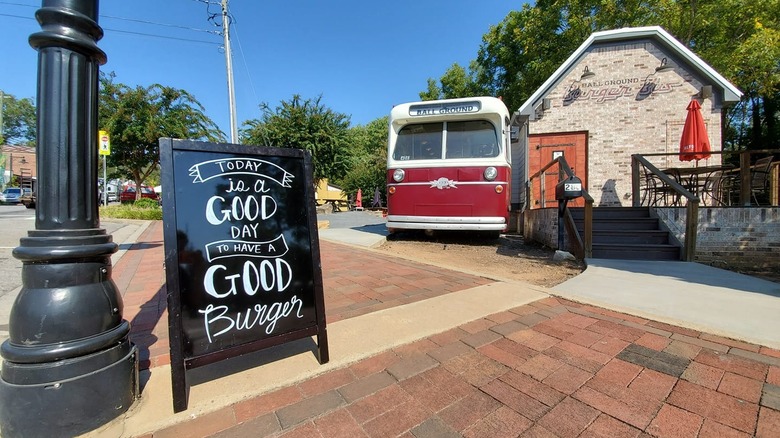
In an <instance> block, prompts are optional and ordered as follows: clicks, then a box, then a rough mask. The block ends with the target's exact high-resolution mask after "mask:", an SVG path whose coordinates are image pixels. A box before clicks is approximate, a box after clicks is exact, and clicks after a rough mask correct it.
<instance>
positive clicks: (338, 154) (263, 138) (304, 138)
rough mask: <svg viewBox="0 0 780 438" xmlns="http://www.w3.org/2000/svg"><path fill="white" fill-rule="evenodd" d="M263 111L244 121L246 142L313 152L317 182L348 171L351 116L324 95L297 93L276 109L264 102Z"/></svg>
mask: <svg viewBox="0 0 780 438" xmlns="http://www.w3.org/2000/svg"><path fill="white" fill-rule="evenodd" d="M260 110H261V115H260V118H259V119H253V120H248V121H247V122H245V123H244V126H245V128H244V129H243V131H242V137H243V143H245V144H255V145H261V146H273V147H280V148H297V149H304V150H307V151H309V152H311V155H312V163H313V165H314V183H315V184H316V183H317V182H319V180H321V179H322V178H328V179H330V180H334V181H335V180H338V179H340V178H342V177H343V176H344V175H345V174H346V172H347V169H348V168H349V151H348V150H347V133H348V129H349V116H347V115H345V114H341V113H337V112H335V111H333V110H332V109H330V108H328V107H326V106H325V105H324V104H323V103H322V96H319V97H317V98H316V99H303V98H302V97H301V96H299V95H297V94H296V95H294V96H293V97H292V99H290V100H289V101H282V102H281V103H280V104H279V106H277V107H276V108H274V109H272V108H271V107H270V106H269V105H268V104H267V103H263V104H262V105H261V106H260Z"/></svg>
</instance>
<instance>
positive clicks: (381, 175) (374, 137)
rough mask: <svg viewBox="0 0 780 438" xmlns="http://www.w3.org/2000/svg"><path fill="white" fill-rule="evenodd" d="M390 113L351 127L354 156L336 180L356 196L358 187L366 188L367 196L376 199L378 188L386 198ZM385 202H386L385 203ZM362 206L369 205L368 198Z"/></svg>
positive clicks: (350, 133) (350, 134)
mask: <svg viewBox="0 0 780 438" xmlns="http://www.w3.org/2000/svg"><path fill="white" fill-rule="evenodd" d="M388 123H389V118H388V117H387V116H385V117H381V118H378V119H376V120H373V121H371V122H370V123H368V124H367V125H365V126H363V125H358V126H355V127H352V128H350V130H349V135H348V143H349V145H350V151H351V156H350V159H349V171H348V172H347V174H346V175H345V176H344V178H342V179H340V180H336V181H335V182H336V183H337V184H338V185H339V186H340V187H341V188H342V189H343V190H344V191H345V192H346V193H347V194H348V195H352V196H354V195H355V194H356V193H357V191H358V189H362V190H363V198H364V199H373V194H374V191H375V190H377V189H378V190H379V193H380V197H381V198H382V199H387V198H386V194H385V187H386V178H385V175H386V168H387V127H388ZM382 204H383V205H385V203H384V202H382ZM363 205H370V201H365V202H364V203H363Z"/></svg>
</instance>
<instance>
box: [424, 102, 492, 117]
mask: <svg viewBox="0 0 780 438" xmlns="http://www.w3.org/2000/svg"><path fill="white" fill-rule="evenodd" d="M481 107H482V106H481V105H480V103H479V101H473V102H448V103H432V104H422V105H412V106H410V107H409V115H410V116H413V117H418V116H443V115H447V114H466V113H476V112H478V111H479V110H480V108H481Z"/></svg>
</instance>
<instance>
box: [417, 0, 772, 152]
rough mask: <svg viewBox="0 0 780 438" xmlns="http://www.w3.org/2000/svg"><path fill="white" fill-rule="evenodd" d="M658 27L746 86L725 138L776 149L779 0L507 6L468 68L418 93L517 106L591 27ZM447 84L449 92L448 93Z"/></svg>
mask: <svg viewBox="0 0 780 438" xmlns="http://www.w3.org/2000/svg"><path fill="white" fill-rule="evenodd" d="M651 25H659V26H661V27H663V28H664V29H666V30H667V31H668V32H669V33H671V34H672V35H673V36H675V38H677V39H678V40H679V41H680V42H682V43H683V44H684V45H686V46H687V47H688V48H690V49H691V50H692V51H693V52H694V53H696V54H697V55H699V56H700V57H701V58H702V59H704V60H705V61H706V62H707V63H708V64H710V65H711V66H712V67H713V68H714V69H715V70H717V71H718V72H720V73H721V74H723V76H725V77H726V78H727V79H728V80H729V81H731V82H732V83H734V84H735V85H736V86H737V87H738V88H739V89H740V90H742V91H743V92H744V98H743V100H742V102H741V103H740V104H739V105H737V106H736V107H734V108H732V109H729V114H728V115H727V119H728V120H731V121H732V123H733V124H732V125H730V126H727V129H726V131H725V134H726V142H727V144H729V143H736V144H737V145H738V146H737V147H748V148H754V149H755V148H769V147H774V148H776V147H778V144H777V139H778V137H780V131H778V124H777V119H778V118H780V115H778V108H779V107H780V62H778V59H780V1H779V0H698V1H683V0H538V1H537V2H536V3H535V4H534V5H531V4H528V3H526V4H524V5H523V6H522V8H521V9H520V10H517V11H512V12H510V13H509V14H508V15H507V16H506V17H505V18H504V20H503V21H502V22H500V23H498V24H496V25H494V26H491V27H490V29H489V30H488V32H487V33H485V34H484V35H483V37H482V44H481V45H480V48H479V50H478V52H477V56H476V60H475V61H474V62H472V63H471V64H470V65H469V69H468V71H464V72H461V71H459V69H460V68H459V66H457V65H455V66H452V67H450V68H449V69H448V70H447V71H446V72H445V73H444V75H443V76H442V77H441V78H440V79H439V80H438V83H437V81H436V80H434V79H429V80H428V84H427V86H428V87H427V89H426V90H425V91H423V92H421V93H420V97H421V98H422V99H426V100H427V99H432V98H442V97H463V96H462V93H472V94H471V95H476V94H487V95H492V96H501V97H502V98H503V100H504V102H506V104H507V107H508V108H510V110H514V109H517V108H519V107H520V105H521V104H522V103H523V102H524V101H525V100H526V99H528V98H529V97H530V95H531V94H532V93H533V92H534V91H535V90H536V89H538V88H539V87H540V86H541V85H542V83H544V81H545V80H546V79H547V78H548V77H549V76H550V75H552V74H553V73H554V71H555V70H556V69H557V68H558V67H559V66H560V65H561V64H562V63H563V62H564V61H565V60H566V59H567V58H568V57H569V56H570V55H571V53H573V51H574V50H576V48H577V47H579V45H580V44H582V42H583V41H585V40H586V39H587V38H588V36H590V34H592V33H593V32H596V31H601V30H608V29H619V28H623V27H636V26H651ZM446 90H450V91H451V92H450V93H448V92H447V91H446Z"/></svg>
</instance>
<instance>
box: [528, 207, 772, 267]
mask: <svg viewBox="0 0 780 438" xmlns="http://www.w3.org/2000/svg"><path fill="white" fill-rule="evenodd" d="M656 212H657V213H658V217H659V218H660V219H661V220H662V221H663V222H664V224H665V225H666V227H667V228H668V229H669V230H670V232H671V233H672V234H674V235H675V237H676V238H677V240H679V241H680V242H681V243H682V242H684V241H685V219H686V210H685V208H678V207H667V208H656ZM523 236H524V238H526V239H529V240H533V241H535V242H539V243H542V244H544V245H547V246H549V247H550V248H557V246H558V209H557V208H543V209H533V210H526V211H525V212H524V213H523ZM566 245H567V247H568V246H569V239H568V236H567V239H566ZM569 251H571V249H570V248H569ZM695 261H696V262H699V263H703V264H707V265H711V266H714V267H716V268H721V269H728V270H731V271H737V272H754V271H761V270H775V271H777V270H780V207H750V208H740V207H699V228H698V233H697V239H696V259H695Z"/></svg>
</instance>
